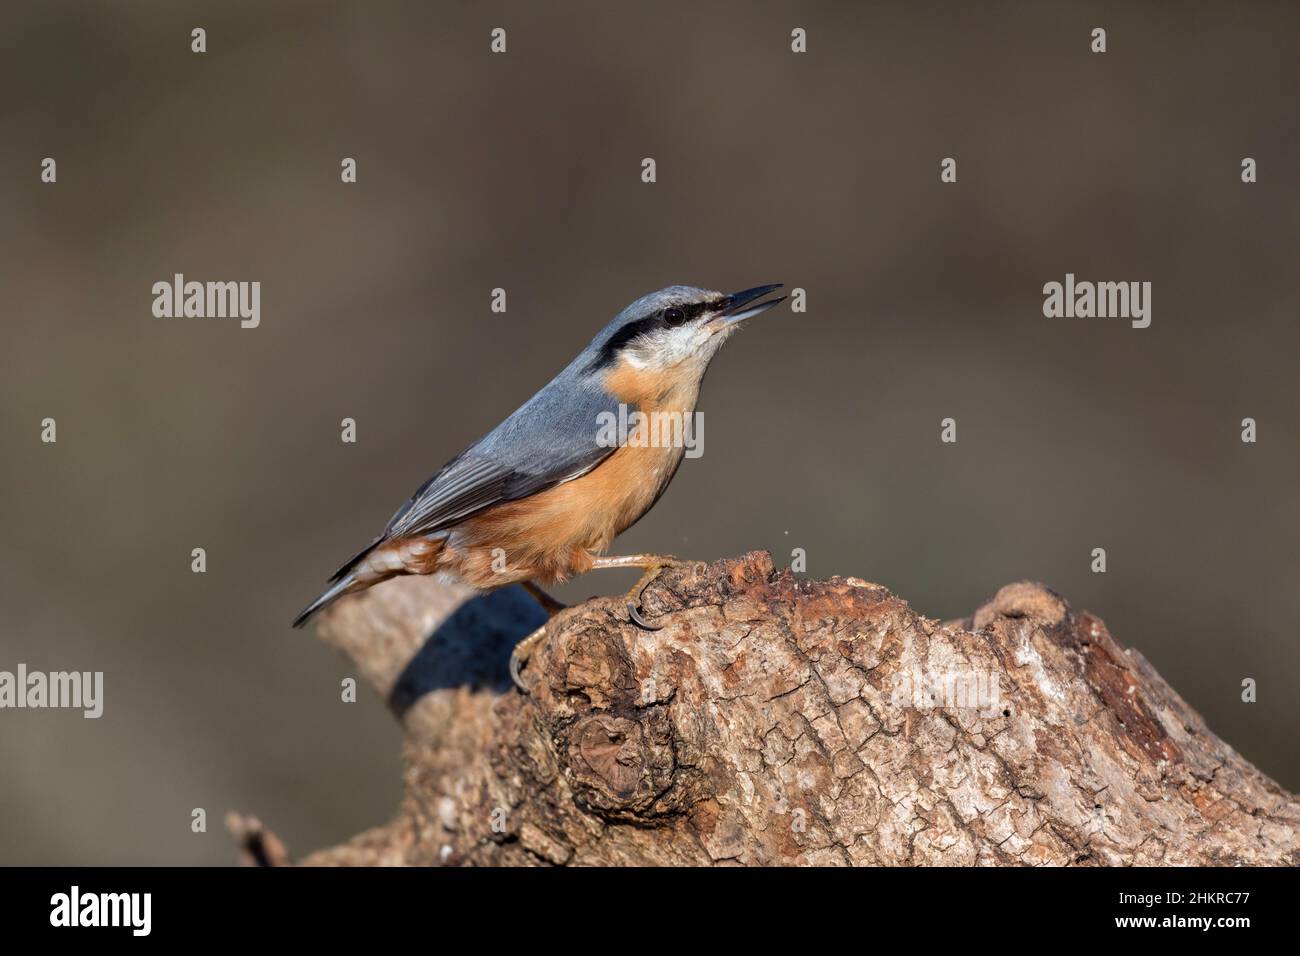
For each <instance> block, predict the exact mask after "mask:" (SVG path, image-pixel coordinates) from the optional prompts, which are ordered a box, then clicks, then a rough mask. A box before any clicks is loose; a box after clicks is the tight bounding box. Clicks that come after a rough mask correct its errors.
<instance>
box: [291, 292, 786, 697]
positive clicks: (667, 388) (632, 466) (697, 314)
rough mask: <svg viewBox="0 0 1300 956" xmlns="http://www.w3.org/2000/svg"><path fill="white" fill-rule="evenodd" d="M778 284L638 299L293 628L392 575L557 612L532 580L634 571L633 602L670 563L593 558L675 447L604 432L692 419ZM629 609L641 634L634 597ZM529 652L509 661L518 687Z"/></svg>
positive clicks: (672, 470) (443, 474) (635, 512)
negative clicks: (724, 359)
mask: <svg viewBox="0 0 1300 956" xmlns="http://www.w3.org/2000/svg"><path fill="white" fill-rule="evenodd" d="M780 287H781V286H780V283H777V284H775V285H764V286H758V287H757V288H753V289H746V290H745V291H743V292H735V293H732V294H731V295H724V294H723V293H720V292H710V291H708V290H705V289H697V288H693V287H691V286H681V285H675V286H669V287H668V288H666V289H662V290H660V291H659V292H654V293H651V294H650V295H647V296H643V297H642V298H640V299H637V300H636V301H635V302H633V303H632V304H631V305H629V306H628V307H627V308H626V309H624V310H623V311H622V312H620V313H619V314H618V315H617V316H615V318H614V320H613V321H612V322H610V323H609V324H608V325H607V326H605V328H604V329H602V330H601V331H600V333H599V334H598V335H597V336H596V337H595V339H593V340H592V342H591V344H590V345H588V346H587V347H586V348H585V349H583V350H582V352H580V353H579V354H578V357H577V358H575V359H574V360H573V361H572V362H571V363H569V366H568V367H567V368H565V369H564V371H562V372H560V374H559V375H557V376H556V377H555V378H554V379H553V380H552V381H551V382H550V383H549V384H548V385H546V386H545V387H544V388H542V390H541V391H539V392H538V393H537V394H536V395H534V396H533V397H532V398H530V399H529V400H528V401H527V402H525V403H524V404H523V405H522V406H521V407H520V408H519V409H518V410H517V411H515V412H514V413H513V414H512V415H510V417H508V418H507V419H506V420H505V421H503V422H502V423H501V424H500V425H498V426H497V427H496V428H494V429H493V430H492V431H491V432H489V433H488V434H487V435H486V436H484V437H483V438H481V439H480V440H479V441H477V442H475V443H474V444H473V445H471V446H470V447H469V448H468V449H466V450H465V451H463V452H461V453H460V454H459V455H457V456H456V457H455V458H453V459H452V460H451V461H449V462H448V463H447V464H446V465H444V466H443V468H442V470H441V471H439V472H438V473H437V474H436V475H434V476H433V477H432V478H430V479H429V480H428V481H426V482H425V483H424V484H423V485H421V486H420V488H419V490H418V491H416V493H415V494H414V495H412V496H411V499H410V500H409V501H407V502H406V504H404V505H402V507H401V508H399V509H398V511H397V513H396V514H395V515H393V517H392V520H390V521H389V522H388V526H387V527H386V528H384V531H383V533H382V534H381V535H379V537H377V538H375V540H374V541H372V542H371V543H370V544H368V545H367V546H366V547H365V548H364V549H363V550H362V551H360V552H359V553H358V554H357V555H356V556H355V557H353V558H352V559H351V560H349V561H348V562H347V563H346V564H344V565H343V567H341V568H339V570H338V571H337V572H336V573H335V575H334V577H333V578H331V584H330V587H329V588H328V589H327V590H326V591H325V593H324V594H322V595H321V596H320V597H319V598H317V599H316V600H315V601H313V602H312V603H311V604H310V605H308V606H307V608H306V609H305V610H304V611H303V612H302V613H301V614H299V615H298V617H297V619H296V620H295V621H294V622H293V624H294V627H300V626H302V624H304V623H305V622H306V621H307V619H308V618H309V617H311V616H312V615H313V614H315V613H316V612H317V611H319V610H320V609H322V608H324V607H326V606H327V605H329V604H331V603H333V602H334V601H335V600H337V599H338V598H340V597H342V596H343V595H345V594H351V593H353V592H356V591H360V590H363V589H365V588H368V587H370V586H371V585H374V584H378V583H379V582H380V581H384V580H386V579H388V578H391V577H394V576H395V575H400V574H431V573H435V572H447V573H450V574H451V575H454V576H455V577H458V578H460V579H461V580H463V581H465V582H466V583H468V584H470V585H472V586H473V587H475V588H479V589H482V590H491V589H495V588H500V587H504V586H506V585H508V584H514V583H521V584H523V585H524V586H525V587H527V588H528V589H529V590H530V592H531V593H533V594H534V595H535V596H536V597H537V598H538V600H539V601H541V602H542V604H543V606H544V607H546V608H547V609H548V610H550V611H554V610H555V609H557V608H558V607H560V606H561V605H559V604H558V603H557V602H555V601H554V600H553V599H552V598H550V597H549V595H547V594H546V593H545V592H544V591H542V590H541V586H542V585H547V584H554V583H557V582H561V581H565V580H568V579H569V578H570V577H573V576H575V575H579V574H584V573H585V572H587V571H590V570H592V569H594V568H630V567H634V568H644V569H645V570H646V574H645V575H644V576H643V578H642V580H641V581H640V582H638V584H637V586H636V587H635V588H633V590H632V592H629V595H632V594H637V595H639V593H640V591H641V589H642V588H643V587H644V585H645V583H646V582H647V581H649V580H650V579H651V578H653V576H654V575H655V574H657V573H658V572H659V571H660V570H661V569H662V568H664V567H668V566H671V565H673V564H676V563H679V562H678V561H677V559H675V558H672V557H669V556H665V555H657V554H633V555H622V556H607V555H605V554H604V553H603V552H604V551H605V550H606V549H607V548H608V547H609V545H610V544H611V543H612V542H613V540H614V538H615V537H616V536H617V535H618V534H619V533H621V532H622V531H624V530H625V529H627V528H629V527H631V526H632V525H633V524H634V523H636V521H637V520H638V519H640V517H641V516H642V515H644V514H645V513H646V512H647V511H649V510H650V508H651V507H652V506H653V505H654V503H655V502H656V501H658V500H659V496H660V495H662V494H663V493H664V490H665V489H666V488H667V487H668V483H669V482H670V481H671V480H672V478H673V475H674V474H676V472H677V467H678V465H680V464H681V461H682V457H683V455H684V453H685V445H684V442H681V441H675V442H668V443H651V444H647V443H644V442H634V441H619V442H611V441H610V440H609V435H608V429H607V428H606V426H607V424H608V422H609V421H610V419H611V416H612V417H613V418H614V419H616V420H617V419H618V418H619V415H620V411H621V412H622V413H623V419H622V420H624V421H626V420H627V415H628V414H629V411H630V410H632V411H636V412H639V413H641V414H642V415H649V414H651V413H656V412H658V413H670V414H671V413H676V414H680V415H685V416H692V415H693V414H694V412H695V405H696V401H697V399H698V398H699V393H700V382H701V381H702V380H703V378H704V373H705V371H707V370H708V367H709V362H710V361H711V360H712V359H713V356H714V355H715V354H717V351H718V349H719V348H720V347H721V346H722V343H723V342H725V341H726V340H727V338H729V337H730V336H731V335H732V333H734V332H735V331H736V329H737V328H738V327H739V326H740V324H741V323H742V322H744V321H745V320H746V319H748V318H751V317H752V316H755V315H758V314H759V313H760V312H764V311H766V310H767V309H770V308H771V307H772V306H774V305H777V304H778V303H780V302H782V301H784V299H785V297H784V296H782V297H780V298H777V299H768V300H766V301H760V300H762V299H763V297H764V296H766V295H767V294H768V293H770V292H772V291H773V290H775V289H779V288H780ZM628 610H629V614H630V615H631V616H632V618H633V620H635V621H636V622H637V623H638V624H640V625H641V626H643V627H651V625H650V624H648V623H647V622H646V621H645V620H644V619H643V618H642V617H641V615H640V614H639V612H638V610H637V603H636V601H634V600H631V599H630V600H629V602H628ZM534 636H535V635H534ZM527 643H528V641H525V642H523V643H521V645H520V648H517V649H516V655H515V657H514V658H512V660H511V675H512V677H514V679H515V682H516V683H517V684H519V685H520V686H521V687H522V686H523V684H522V683H521V682H520V680H519V666H520V661H521V660H526V658H525V657H523V654H522V649H523V647H524V644H527Z"/></svg>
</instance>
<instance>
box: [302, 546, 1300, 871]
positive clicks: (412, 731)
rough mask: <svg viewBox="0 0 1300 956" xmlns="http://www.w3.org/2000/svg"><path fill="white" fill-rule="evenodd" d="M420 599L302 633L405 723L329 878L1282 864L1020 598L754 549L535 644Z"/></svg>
mask: <svg viewBox="0 0 1300 956" xmlns="http://www.w3.org/2000/svg"><path fill="white" fill-rule="evenodd" d="M469 598H470V594H469V592H468V591H467V590H465V589H459V588H456V587H450V586H447V585H445V584H442V583H440V582H438V581H436V580H432V579H429V578H407V579H401V580H396V581H392V582H389V583H387V584H384V585H381V586H379V587H377V588H374V589H372V590H371V591H369V592H366V593H364V594H361V595H358V596H357V597H355V598H352V599H348V600H345V601H343V602H340V604H339V605H338V606H337V607H336V608H335V609H334V610H333V611H332V613H330V614H329V615H328V616H326V617H325V618H324V621H323V623H322V625H321V636H322V638H323V639H324V640H325V641H326V642H327V643H329V644H331V645H333V646H335V647H337V648H339V649H340V650H342V651H343V652H344V653H346V654H347V655H348V656H349V657H351V659H352V660H353V661H354V662H355V663H356V666H357V668H358V670H359V672H360V673H361V674H363V675H364V676H365V677H366V678H367V679H368V680H369V681H370V682H371V683H372V684H373V685H374V686H375V687H376V689H377V690H378V691H379V692H380V693H381V694H383V695H384V696H385V698H387V699H388V701H389V702H390V705H391V706H392V707H393V709H394V710H395V711H396V712H397V713H398V715H399V716H400V718H401V719H402V721H403V723H404V726H405V730H406V744H405V754H404V760H405V767H406V796H405V799H404V800H403V803H402V805H401V807H400V809H399V810H398V813H397V816H396V817H395V819H393V821H392V822H390V823H388V824H386V825H384V826H381V827H378V828H377V829H374V830H370V831H368V832H366V833H363V834H361V835H359V836H357V837H356V838H354V839H352V840H351V841H349V842H348V843H346V844H343V845H341V846H338V847H335V848H332V849H328V850H322V851H320V852H317V853H314V854H311V855H310V856H308V857H306V858H305V859H304V860H302V861H301V862H303V863H306V864H317V865H330V864H336V865H342V864H446V865H460V864H500V865H538V864H542V865H547V864H557V865H564V864H567V865H575V864H671V865H681V864H686V865H713V864H728V865H761V864H814V865H821V864H832V865H838V864H866V865H900V864H941V865H969V864H993V865H1008V864H1030V865H1045V864H1056V865H1071V864H1076V865H1123V864H1211V865H1214V864H1220V865H1235V864H1290V865H1295V864H1296V863H1298V862H1300V851H1298V849H1297V837H1298V835H1300V804H1298V803H1297V800H1296V798H1295V797H1294V796H1292V795H1291V794H1289V793H1287V792H1286V791H1284V790H1283V789H1282V788H1281V787H1279V786H1278V785H1277V784H1276V783H1274V782H1273V781H1272V780H1270V779H1269V778H1268V777H1266V776H1264V775H1263V774H1262V773H1260V772H1259V771H1258V770H1256V769H1255V768H1254V767H1253V766H1251V765H1250V764H1249V763H1247V762H1246V761H1245V760H1244V759H1243V758H1242V757H1241V756H1240V755H1239V754H1237V753H1236V752H1235V751H1234V750H1232V748H1231V747H1229V746H1228V745H1227V744H1225V743H1224V742H1223V741H1221V740H1220V739H1219V738H1217V737H1216V736H1214V734H1213V733H1211V732H1210V731H1209V729H1208V728H1207V727H1206V726H1205V724H1204V722H1203V721H1202V720H1201V718H1200V717H1199V716H1198V715H1197V714H1196V713H1195V712H1193V711H1192V710H1191V709H1190V708H1189V707H1188V706H1187V705H1186V704H1185V703H1184V702H1183V701H1182V700H1181V699H1180V698H1179V696H1178V695H1177V694H1176V693H1175V692H1174V691H1173V690H1172V689H1171V688H1170V687H1169V686H1168V685H1167V684H1166V683H1165V682H1164V681H1163V680H1162V679H1161V678H1160V676H1159V675H1158V674H1157V673H1156V672H1155V671H1154V670H1153V669H1152V667H1151V666H1150V664H1148V663H1147V661H1146V660H1145V659H1144V658H1143V657H1142V656H1141V655H1140V654H1139V653H1137V652H1136V651H1134V650H1132V649H1129V650H1124V649H1123V648H1121V647H1120V646H1119V645H1118V644H1117V643H1116V642H1115V641H1114V640H1113V639H1112V638H1111V636H1110V634H1109V633H1108V632H1107V630H1106V627H1105V625H1104V624H1103V623H1102V622H1101V621H1100V620H1099V619H1098V618H1096V617H1094V616H1093V615H1091V614H1088V613H1087V612H1076V611H1073V610H1072V609H1071V608H1070V607H1069V605H1068V604H1067V603H1066V602H1065V601H1064V600H1062V599H1061V598H1060V597H1059V596H1057V595H1056V594H1055V593H1053V592H1052V591H1050V590H1049V589H1047V588H1045V587H1043V586H1042V585H1039V584H1032V583H1023V582H1022V583H1018V584H1011V585H1008V586H1007V587H1005V588H1003V589H1002V590H1001V591H999V592H998V594H997V595H996V596H995V597H994V598H993V599H992V600H991V601H989V602H988V603H987V604H985V605H984V606H983V607H981V608H980V609H979V610H977V611H976V612H975V614H974V615H973V616H972V617H971V618H969V619H967V620H964V621H954V622H948V623H939V622H936V621H931V620H927V619H926V618H924V617H922V616H921V615H919V614H917V613H916V612H915V611H913V610H912V609H911V608H910V607H909V606H908V605H907V603H906V602H904V601H903V600H901V599H900V598H898V597H895V596H894V595H893V594H891V593H890V592H889V591H887V590H886V589H885V588H883V587H880V586H878V585H874V584H868V583H866V582H864V581H861V580H858V579H856V578H839V577H836V578H832V579H830V580H829V581H809V580H802V579H798V578H796V577H794V576H792V575H791V574H790V573H789V572H780V573H778V572H775V571H774V569H773V567H772V561H771V557H770V556H769V555H767V554H765V553H753V554H749V555H746V556H744V557H742V558H738V559H734V560H726V561H720V562H717V563H716V564H713V565H703V566H701V567H700V568H697V569H672V570H668V571H665V572H664V573H663V574H662V575H661V576H660V577H659V578H657V579H656V580H655V581H654V582H653V583H652V584H651V585H650V586H649V588H648V589H647V590H646V592H645V594H644V596H643V603H642V607H643V609H644V613H645V615H646V616H647V617H649V618H650V619H651V620H653V621H655V622H657V623H659V624H661V625H662V629H661V630H657V631H648V630H644V629H642V628H640V627H637V626H636V625H635V624H633V623H630V622H629V620H628V615H627V612H626V610H625V608H624V606H623V603H622V602H621V601H620V600H617V599H609V598H599V599H593V600H590V601H587V602H586V603H584V604H581V605H578V606H576V607H573V608H569V609H567V610H565V611H562V612H560V614H558V615H557V616H556V617H555V618H554V619H552V620H551V621H550V623H549V624H547V625H546V627H547V630H546V636H545V638H544V639H543V640H542V641H541V642H540V643H539V646H538V647H537V649H536V651H535V652H534V656H533V659H532V661H531V662H530V663H529V665H528V668H527V670H526V671H525V676H526V677H527V678H528V679H529V680H531V681H532V682H533V690H532V692H531V694H528V695H524V694H521V693H519V692H517V691H515V690H514V689H513V688H512V687H511V685H510V684H509V680H508V678H507V677H506V671H505V663H506V658H507V655H508V654H509V649H510V647H511V646H512V645H513V644H514V642H515V641H517V640H519V639H520V638H521V637H523V636H525V635H526V634H528V633H529V632H530V631H532V630H533V629H534V628H535V627H537V626H538V625H539V624H541V623H544V622H545V620H546V619H545V615H544V614H542V612H541V611H540V609H539V608H538V607H537V606H536V604H535V603H533V602H532V601H531V599H530V598H528V597H527V596H526V595H524V594H523V592H521V591H520V590H519V589H517V588H509V589H506V590H503V591H499V592H495V593H494V594H491V595H486V596H482V597H477V598H472V599H470V600H468V603H466V602H467V599H469Z"/></svg>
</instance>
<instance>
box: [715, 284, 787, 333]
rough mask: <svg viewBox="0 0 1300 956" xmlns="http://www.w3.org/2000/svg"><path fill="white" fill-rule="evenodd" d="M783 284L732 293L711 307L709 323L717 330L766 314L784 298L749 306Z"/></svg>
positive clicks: (761, 286)
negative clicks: (711, 315) (711, 316)
mask: <svg viewBox="0 0 1300 956" xmlns="http://www.w3.org/2000/svg"><path fill="white" fill-rule="evenodd" d="M783 284H784V283H781V282H776V283H773V284H772V285H760V286H755V287H754V288H752V289H746V290H745V291H744V292H733V293H731V295H729V296H726V297H725V298H723V299H722V300H721V301H720V302H718V303H716V304H714V305H713V307H712V309H713V319H712V321H711V322H710V323H709V324H710V325H712V326H714V327H715V328H718V329H723V328H726V327H728V326H733V325H736V324H737V323H740V322H744V321H745V320H746V319H750V318H753V317H754V316H756V315H758V313H760V312H766V311H767V310H768V309H770V308H772V306H774V305H780V304H781V303H782V302H784V301H785V299H786V297H785V296H781V297H780V298H778V299H769V300H767V301H766V302H759V303H758V304H757V305H751V304H750V303H752V302H754V301H755V300H757V299H761V298H763V296H765V295H767V294H768V293H769V292H772V291H775V290H776V289H779V288H781V286H782V285H783Z"/></svg>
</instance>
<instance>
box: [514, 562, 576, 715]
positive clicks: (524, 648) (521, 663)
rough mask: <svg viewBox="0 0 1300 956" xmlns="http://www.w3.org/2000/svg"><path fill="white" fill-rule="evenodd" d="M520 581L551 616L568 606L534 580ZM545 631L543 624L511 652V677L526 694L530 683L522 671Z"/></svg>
mask: <svg viewBox="0 0 1300 956" xmlns="http://www.w3.org/2000/svg"><path fill="white" fill-rule="evenodd" d="M520 583H521V584H523V586H524V590H525V591H527V592H528V593H529V594H531V595H532V596H533V597H534V598H535V599H536V600H537V603H538V604H540V605H541V606H542V610H543V611H545V612H546V613H547V614H548V615H549V616H551V617H555V615H557V614H559V613H560V612H561V611H563V610H564V609H565V608H566V607H567V606H568V605H566V604H561V603H560V602H559V601H557V600H556V599H555V598H553V597H551V596H550V595H549V594H547V593H546V592H545V591H543V590H542V589H541V588H540V587H538V586H537V585H536V584H534V583H533V582H532V581H521V582H520ZM545 633H546V625H545V624H543V625H542V626H541V627H539V628H538V629H537V630H535V631H533V633H531V634H529V635H528V636H527V637H525V638H524V639H523V640H522V641H520V642H519V643H518V644H516V645H515V649H514V650H512V651H511V652H510V679H511V680H512V681H513V682H514V685H515V686H516V687H518V688H519V689H520V690H521V691H523V692H524V693H525V694H527V693H528V685H527V684H525V683H524V679H523V677H521V676H520V672H521V671H522V670H523V669H524V667H526V666H527V665H528V658H529V657H531V656H532V653H533V648H534V647H536V646H537V642H538V641H540V640H541V639H542V636H543V635H544V634H545Z"/></svg>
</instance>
